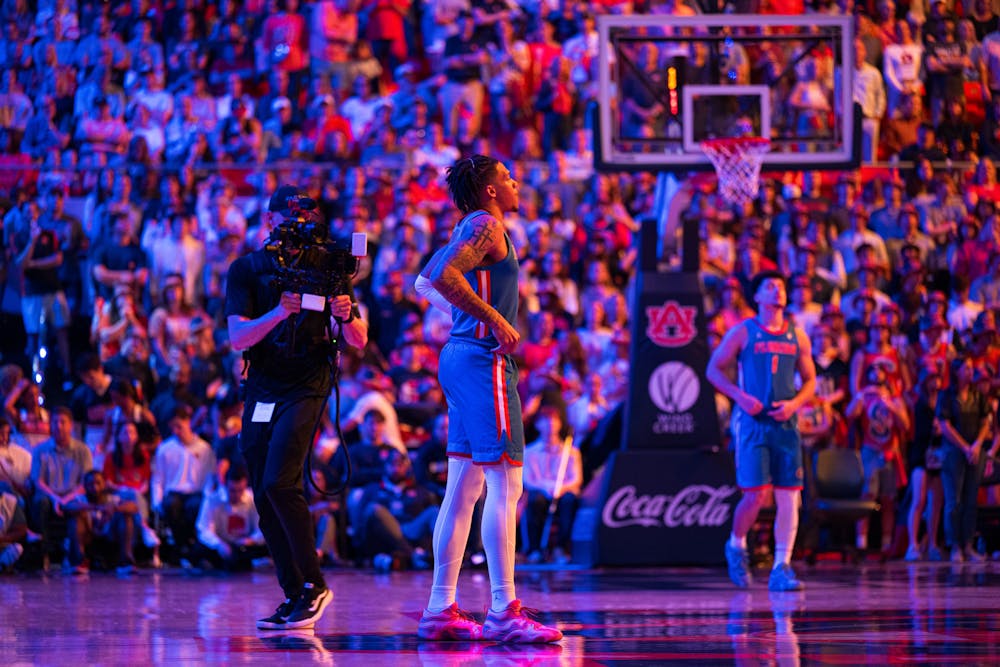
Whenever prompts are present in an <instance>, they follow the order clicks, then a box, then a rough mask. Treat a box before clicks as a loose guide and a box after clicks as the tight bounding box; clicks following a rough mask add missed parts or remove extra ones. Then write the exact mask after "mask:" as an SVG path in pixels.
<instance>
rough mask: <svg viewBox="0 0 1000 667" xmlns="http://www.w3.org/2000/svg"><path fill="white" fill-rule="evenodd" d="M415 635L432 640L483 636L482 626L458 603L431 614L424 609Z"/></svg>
mask: <svg viewBox="0 0 1000 667" xmlns="http://www.w3.org/2000/svg"><path fill="white" fill-rule="evenodd" d="M417 636H418V637H420V638H421V639H430V640H432V641H478V640H480V639H482V638H483V626H482V625H480V624H479V622H478V621H476V619H475V618H473V617H472V614H470V613H469V612H467V611H462V610H461V609H459V608H458V603H457V602H453V603H452V605H451V606H450V607H448V608H446V609H445V610H444V611H441V612H438V613H437V614H432V613H431V612H429V611H427V610H426V609H424V615H423V616H421V617H420V625H418V626H417Z"/></svg>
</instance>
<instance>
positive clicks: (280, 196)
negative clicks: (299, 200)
mask: <svg viewBox="0 0 1000 667" xmlns="http://www.w3.org/2000/svg"><path fill="white" fill-rule="evenodd" d="M302 194H303V193H302V192H301V191H300V190H299V189H298V188H297V187H295V186H294V185H282V186H281V187H280V188H278V189H277V190H276V191H275V193H274V194H273V195H271V202H270V203H269V204H268V205H267V210H268V211H271V212H272V213H280V212H281V211H286V210H288V200H289V199H290V198H292V197H298V196H299V195H302Z"/></svg>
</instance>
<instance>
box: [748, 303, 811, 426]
mask: <svg viewBox="0 0 1000 667" xmlns="http://www.w3.org/2000/svg"><path fill="white" fill-rule="evenodd" d="M744 324H745V326H746V328H747V344H746V346H745V347H744V348H743V350H742V351H741V352H740V387H741V388H742V389H743V391H745V392H746V393H748V394H750V395H751V396H753V397H754V398H756V399H757V400H758V401H760V402H761V403H763V404H764V409H765V410H766V409H767V408H768V406H771V405H773V404H774V403H775V402H776V401H787V400H789V399H791V398H794V397H795V394H796V393H797V392H796V390H795V371H796V369H797V367H798V358H799V339H798V337H797V336H796V335H795V328H794V327H793V326H792V325H791V324H790V323H789V322H787V321H786V322H785V326H784V329H783V330H782V331H780V332H774V331H769V330H767V329H765V328H764V327H763V326H762V325H761V324H760V322H758V321H757V319H756V318H750V319H748V320H746V321H745V322H744Z"/></svg>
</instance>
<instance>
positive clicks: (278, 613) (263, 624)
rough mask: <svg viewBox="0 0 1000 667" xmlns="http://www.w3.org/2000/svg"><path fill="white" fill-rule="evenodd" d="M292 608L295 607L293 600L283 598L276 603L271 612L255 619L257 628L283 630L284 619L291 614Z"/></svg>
mask: <svg viewBox="0 0 1000 667" xmlns="http://www.w3.org/2000/svg"><path fill="white" fill-rule="evenodd" d="M293 609H295V601H294V600H289V599H288V598H285V601H284V602H282V603H281V604H279V605H278V608H277V609H275V610H274V613H273V614H271V615H270V616H268V617H267V618H262V619H260V620H259V621H257V629H258V630H284V629H285V628H286V627H287V626H286V625H285V620H286V619H287V618H288V617H289V615H291V613H292V610H293Z"/></svg>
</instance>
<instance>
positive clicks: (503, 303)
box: [451, 211, 519, 349]
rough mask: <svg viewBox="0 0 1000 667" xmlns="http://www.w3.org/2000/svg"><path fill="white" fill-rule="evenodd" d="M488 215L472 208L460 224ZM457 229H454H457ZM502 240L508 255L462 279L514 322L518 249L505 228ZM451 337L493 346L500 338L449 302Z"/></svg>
mask: <svg viewBox="0 0 1000 667" xmlns="http://www.w3.org/2000/svg"><path fill="white" fill-rule="evenodd" d="M484 215H486V216H488V215H489V213H487V212H486V211H473V212H472V213H470V214H469V215H467V216H465V217H464V218H462V220H461V222H459V223H458V225H459V226H461V225H471V224H475V222H476V220H477V219H479V218H480V216H484ZM456 233H457V230H456ZM503 236H504V243H505V244H506V246H507V256H506V257H504V258H503V259H501V260H500V261H499V262H496V263H494V264H491V265H489V266H484V267H480V268H478V269H474V270H472V271H469V272H468V273H466V274H465V279H466V280H467V281H469V285H470V286H471V287H472V291H473V292H475V293H476V295H477V296H478V297H479V298H480V299H482V300H483V301H485V302H486V303H488V304H489V305H491V306H493V308H495V309H496V311H497V312H498V313H500V316H501V317H503V318H504V319H505V320H507V322H509V323H510V325H511V326H516V325H515V322H517V298H518V284H517V272H518V268H519V267H518V262H517V253H516V252H514V245H513V244H512V243H511V242H510V237H509V236H507V233H506V232H504V235H503ZM451 319H452V325H451V337H452V338H453V339H455V340H460V341H462V342H465V343H475V344H478V345H483V346H485V347H488V348H490V349H493V348H494V347H496V346H497V345H499V342H498V341H497V339H496V337H495V336H494V335H493V332H492V331H491V330H490V328H489V327H488V326H486V325H485V324H484V323H483V322H481V321H479V320H478V319H476V318H475V317H473V316H472V315H470V314H468V313H466V312H465V311H463V310H459V309H458V308H455V307H454V306H452V309H451Z"/></svg>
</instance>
